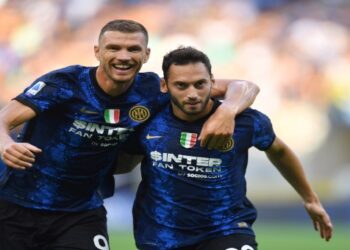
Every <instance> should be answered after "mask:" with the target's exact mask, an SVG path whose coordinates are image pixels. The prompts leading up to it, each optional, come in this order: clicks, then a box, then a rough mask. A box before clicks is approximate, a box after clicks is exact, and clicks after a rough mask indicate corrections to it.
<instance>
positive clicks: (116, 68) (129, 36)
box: [94, 31, 150, 89]
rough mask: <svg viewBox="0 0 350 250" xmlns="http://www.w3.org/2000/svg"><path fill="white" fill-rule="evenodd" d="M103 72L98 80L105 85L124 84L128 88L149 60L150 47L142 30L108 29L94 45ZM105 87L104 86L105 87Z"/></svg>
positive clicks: (100, 69) (99, 70)
mask: <svg viewBox="0 0 350 250" xmlns="http://www.w3.org/2000/svg"><path fill="white" fill-rule="evenodd" d="M94 50H95V56H96V58H97V60H98V61H99V62H100V65H99V68H98V74H99V72H100V73H101V74H102V77H100V79H99V78H98V82H99V84H100V85H102V86H101V87H102V88H103V87H104V86H103V85H106V84H107V85H108V84H111V85H123V86H124V87H123V89H124V88H126V89H127V88H128V87H129V86H130V85H131V84H132V82H133V80H134V78H135V76H136V74H137V73H138V72H139V71H140V69H141V67H142V65H143V64H144V63H146V62H147V60H148V57H149V54H150V49H149V48H147V40H146V37H145V35H144V34H143V33H142V32H120V31H106V32H104V33H103V34H102V35H101V37H100V39H99V44H98V45H96V46H95V47H94ZM103 89H104V88H103Z"/></svg>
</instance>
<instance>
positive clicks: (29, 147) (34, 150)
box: [23, 143, 42, 153]
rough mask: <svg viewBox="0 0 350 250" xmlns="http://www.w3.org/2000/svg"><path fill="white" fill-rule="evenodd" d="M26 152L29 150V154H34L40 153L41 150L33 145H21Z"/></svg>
mask: <svg viewBox="0 0 350 250" xmlns="http://www.w3.org/2000/svg"><path fill="white" fill-rule="evenodd" d="M23 145H24V146H25V147H26V148H27V149H28V150H30V151H31V152H34V153H41V152H42V150H41V149H40V148H38V147H35V146H34V145H32V144H29V143H24V144H23Z"/></svg>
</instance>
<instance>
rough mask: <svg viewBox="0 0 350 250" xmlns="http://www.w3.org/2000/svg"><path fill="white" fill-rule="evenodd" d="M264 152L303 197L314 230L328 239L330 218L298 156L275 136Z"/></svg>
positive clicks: (330, 235) (331, 229) (330, 225)
mask: <svg viewBox="0 0 350 250" xmlns="http://www.w3.org/2000/svg"><path fill="white" fill-rule="evenodd" d="M266 154H267V157H268V158H269V159H270V161H271V162H272V163H273V165H275V167H276V168H277V169H278V170H279V172H280V173H281V174H282V175H283V177H284V178H285V179H286V180H287V181H288V182H289V183H290V184H291V185H292V187H293V188H294V189H295V190H296V191H297V192H298V194H299V195H300V196H301V198H302V199H303V201H304V206H305V209H306V211H307V212H308V214H309V215H310V218H311V220H312V221H313V224H314V227H315V230H318V231H319V232H320V236H321V238H323V239H325V240H326V241H328V240H330V239H331V237H332V231H333V226H332V223H331V219H330V217H329V215H328V214H327V212H326V210H325V209H324V208H323V206H322V204H321V202H320V200H319V199H318V197H317V195H316V193H315V192H314V191H313V190H312V188H311V186H310V184H309V182H308V181H307V179H306V176H305V173H304V171H303V167H302V165H301V163H300V161H299V159H298V157H297V156H296V155H295V154H294V152H293V151H292V150H291V149H290V148H289V147H288V146H287V145H286V144H285V143H283V141H282V140H280V139H279V138H277V137H276V139H275V141H274V142H273V144H272V145H271V146H270V148H269V149H268V150H267V151H266Z"/></svg>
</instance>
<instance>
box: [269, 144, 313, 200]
mask: <svg viewBox="0 0 350 250" xmlns="http://www.w3.org/2000/svg"><path fill="white" fill-rule="evenodd" d="M267 156H268V157H269V159H270V161H271V162H272V163H273V165H274V166H275V167H276V168H277V169H278V171H279V172H280V173H281V174H282V176H283V177H284V178H285V179H286V180H287V181H288V183H290V185H291V186H292V187H293V188H294V189H295V190H296V191H297V193H298V194H299V195H300V196H301V198H302V199H303V200H304V202H313V201H317V200H318V197H317V195H316V193H315V192H314V191H313V190H312V188H311V186H310V184H309V182H308V180H307V178H306V175H305V172H304V170H303V167H302V165H301V163H300V161H299V159H298V157H297V156H296V155H295V154H294V152H293V151H292V150H291V149H290V148H289V147H288V146H287V145H285V144H284V146H283V148H281V149H280V150H279V151H277V152H274V153H270V154H269V153H267Z"/></svg>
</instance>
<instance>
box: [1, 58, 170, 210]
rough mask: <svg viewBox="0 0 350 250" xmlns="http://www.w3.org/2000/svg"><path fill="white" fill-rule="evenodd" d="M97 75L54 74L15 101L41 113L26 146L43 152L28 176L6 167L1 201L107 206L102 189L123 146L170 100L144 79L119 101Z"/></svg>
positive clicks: (75, 69) (155, 80)
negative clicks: (97, 79)
mask: <svg viewBox="0 0 350 250" xmlns="http://www.w3.org/2000/svg"><path fill="white" fill-rule="evenodd" d="M95 72H96V67H84V66H80V65H74V66H69V67H66V68H63V69H59V70H56V71H52V72H50V73H48V74H46V75H43V76H42V77H40V78H38V79H37V80H36V81H34V83H33V84H32V85H31V86H29V87H28V88H27V89H25V90H24V92H23V93H22V94H20V95H19V96H17V97H16V98H15V100H17V101H19V102H21V103H23V104H25V105H27V106H29V107H31V108H32V109H33V110H34V111H35V112H36V113H37V116H36V117H35V118H34V119H32V120H30V121H29V122H28V123H27V124H26V126H25V127H24V129H23V131H22V133H21V134H20V136H19V138H18V140H19V141H24V142H29V143H31V144H33V145H35V146H37V147H39V148H41V149H42V151H43V152H42V153H40V154H38V155H37V156H36V161H35V163H34V165H33V167H32V168H29V169H27V170H25V171H18V170H14V169H11V170H10V169H9V168H7V167H6V166H4V164H3V163H2V162H0V173H1V175H2V177H1V182H0V198H1V199H5V200H8V201H10V202H13V203H16V204H19V205H21V206H25V207H29V208H36V209H45V210H61V211H80V210H86V209H93V208H96V207H99V206H101V205H102V202H103V201H102V199H101V197H100V195H99V194H98V192H97V187H98V186H99V185H100V184H101V182H102V181H103V180H104V177H105V175H106V173H107V172H108V171H109V169H110V168H111V167H112V166H113V164H114V163H115V157H116V153H117V150H118V149H119V146H120V145H121V143H122V142H124V141H126V140H127V139H128V137H129V135H130V134H131V133H132V132H133V131H134V129H135V128H136V127H138V126H139V125H141V124H142V123H143V122H144V121H146V120H147V119H149V117H151V116H152V115H154V114H155V112H156V111H157V109H158V107H159V106H161V105H163V104H165V103H167V102H168V99H169V98H168V96H166V95H164V94H162V93H161V92H160V80H159V77H158V76H157V75H156V74H155V73H139V74H138V75H137V77H136V79H135V81H134V83H133V84H132V86H131V87H130V88H129V89H128V91H127V92H126V93H124V94H122V95H120V96H117V97H112V96H109V95H107V94H106V93H104V92H103V91H102V89H100V87H99V85H98V84H97V81H96V77H95Z"/></svg>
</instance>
